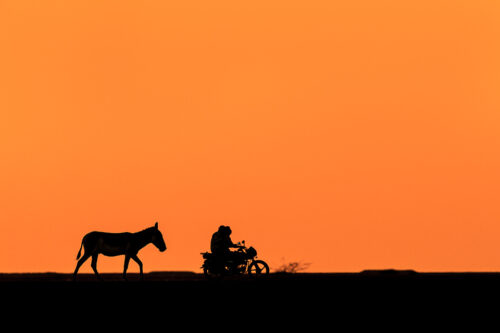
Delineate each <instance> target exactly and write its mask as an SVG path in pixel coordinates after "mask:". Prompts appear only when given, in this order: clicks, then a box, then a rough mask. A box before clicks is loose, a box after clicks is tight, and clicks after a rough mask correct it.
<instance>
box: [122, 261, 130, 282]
mask: <svg viewBox="0 0 500 333" xmlns="http://www.w3.org/2000/svg"><path fill="white" fill-rule="evenodd" d="M129 261H130V256H128V255H125V262H124V263H123V279H124V280H125V281H128V280H127V268H128V262H129Z"/></svg>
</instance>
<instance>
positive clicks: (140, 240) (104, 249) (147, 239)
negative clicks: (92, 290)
mask: <svg viewBox="0 0 500 333" xmlns="http://www.w3.org/2000/svg"><path fill="white" fill-rule="evenodd" d="M149 243H153V244H154V245H155V246H156V247H157V248H158V250H160V252H163V251H165V250H166V249H167V247H166V246H165V242H164V240H163V236H162V234H161V232H160V230H159V229H158V222H156V224H155V225H154V227H151V228H147V229H144V230H142V231H139V232H136V233H130V232H123V233H109V232H99V231H92V232H89V233H88V234H86V235H85V236H84V237H83V239H82V244H81V245H80V250H79V251H78V255H77V256H76V260H78V259H79V258H80V254H81V252H82V246H83V248H84V249H85V252H84V254H83V257H82V258H81V259H80V260H78V263H77V264H76V268H75V272H74V273H73V280H75V279H76V274H77V273H78V269H79V268H80V266H81V265H82V264H83V263H84V262H85V261H86V260H87V259H88V258H89V257H92V263H91V266H92V269H93V270H94V273H95V275H97V277H98V278H99V279H101V276H100V275H99V273H98V272H97V256H98V255H99V254H100V253H102V254H103V255H105V256H111V257H112V256H118V255H125V263H124V265H123V278H124V279H125V280H127V268H128V263H129V261H130V258H132V259H133V260H134V261H135V262H136V263H137V264H138V265H139V269H140V272H141V280H142V279H144V275H143V273H142V262H141V261H140V260H139V258H138V257H137V253H138V252H139V250H140V249H142V248H143V247H144V246H146V245H148V244H149Z"/></svg>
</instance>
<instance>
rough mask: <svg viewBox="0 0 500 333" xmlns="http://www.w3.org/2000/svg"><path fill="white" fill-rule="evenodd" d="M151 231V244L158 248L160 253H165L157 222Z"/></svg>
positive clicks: (165, 247)
mask: <svg viewBox="0 0 500 333" xmlns="http://www.w3.org/2000/svg"><path fill="white" fill-rule="evenodd" d="M151 229H152V230H153V232H152V237H151V242H152V243H153V244H154V246H156V247H157V248H158V250H160V252H163V251H165V250H166V249H167V246H166V245H165V241H164V240H163V235H162V234H161V231H160V229H158V222H156V223H155V226H154V227H153V228H151Z"/></svg>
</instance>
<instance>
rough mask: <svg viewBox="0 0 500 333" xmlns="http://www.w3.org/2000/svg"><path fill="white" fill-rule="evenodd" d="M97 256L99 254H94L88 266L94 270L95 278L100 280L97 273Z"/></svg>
mask: <svg viewBox="0 0 500 333" xmlns="http://www.w3.org/2000/svg"><path fill="white" fill-rule="evenodd" d="M98 255H99V253H96V254H93V255H92V263H91V264H90V266H92V269H93V270H94V273H95V275H97V277H98V278H99V280H102V278H101V276H100V275H99V273H98V272H97V256H98Z"/></svg>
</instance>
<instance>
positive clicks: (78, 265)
mask: <svg viewBox="0 0 500 333" xmlns="http://www.w3.org/2000/svg"><path fill="white" fill-rule="evenodd" d="M88 258H90V254H87V253H85V254H84V255H83V257H81V258H80V260H78V262H77V263H76V268H75V272H74V273H73V281H74V280H76V274H77V273H78V270H79V269H80V266H81V265H83V263H84V262H85V261H86V260H87V259H88Z"/></svg>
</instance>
